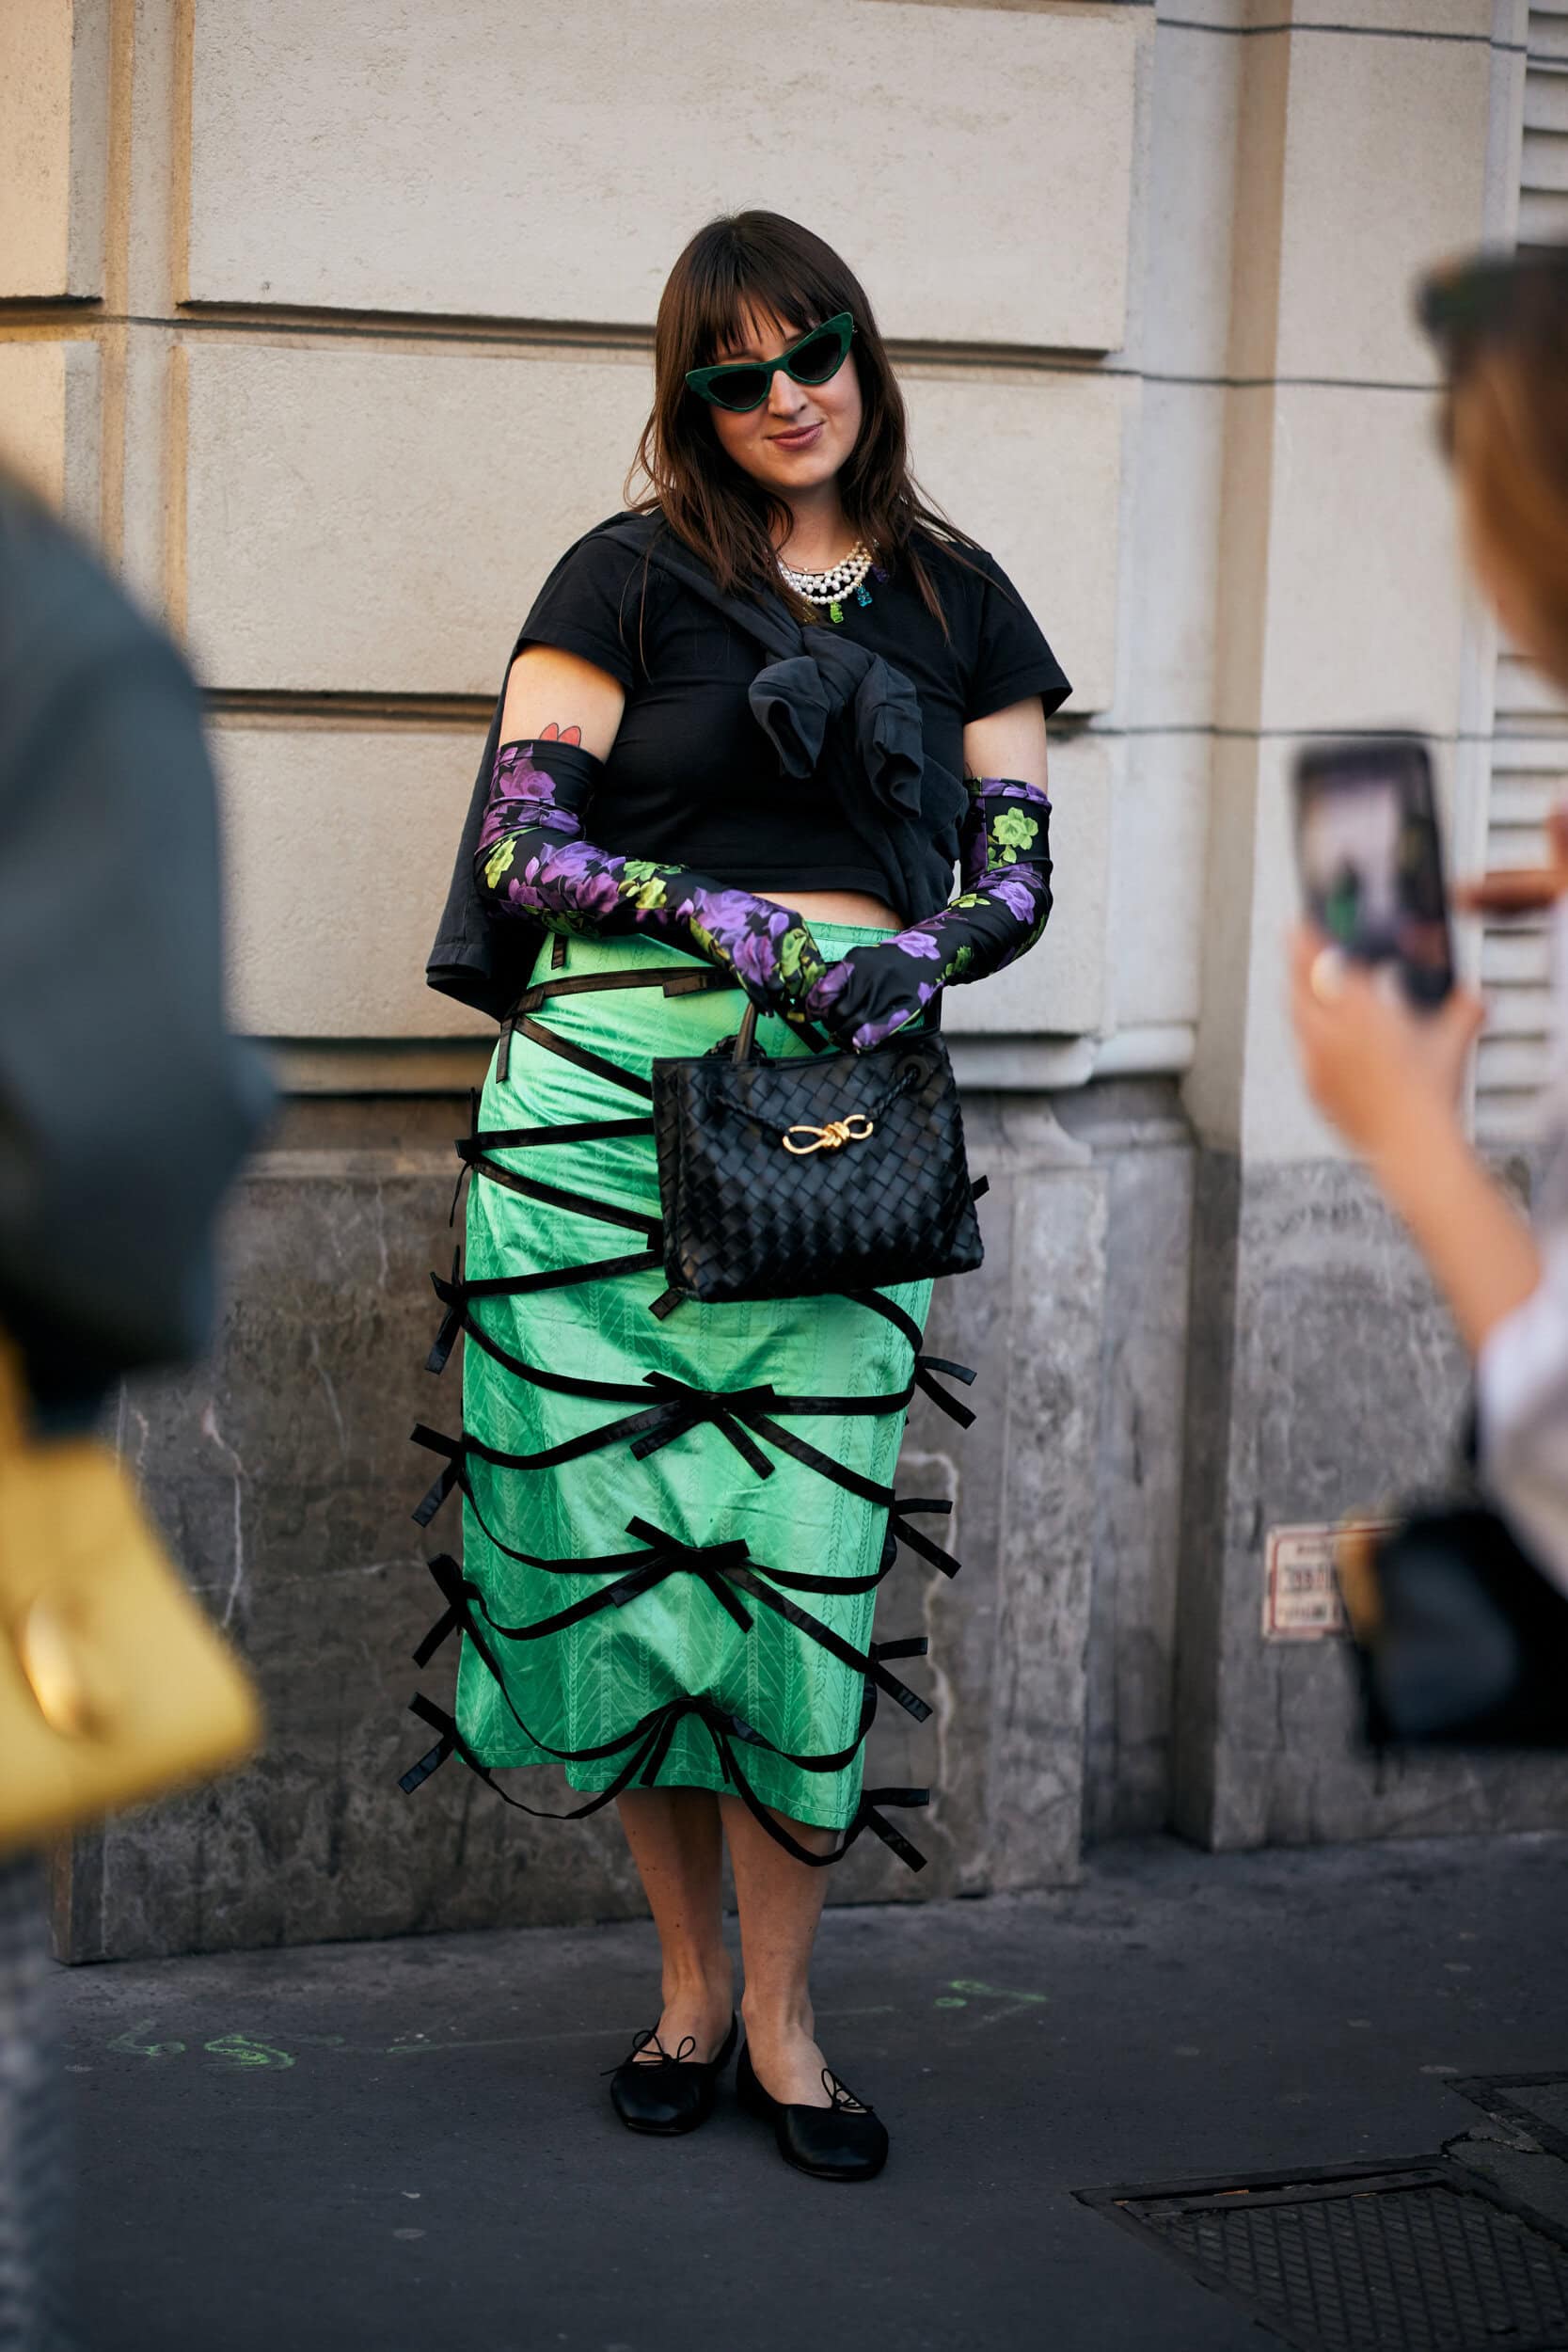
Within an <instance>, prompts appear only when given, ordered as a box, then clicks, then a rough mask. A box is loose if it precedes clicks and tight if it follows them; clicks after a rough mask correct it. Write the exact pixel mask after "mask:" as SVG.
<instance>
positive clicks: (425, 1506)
mask: <svg viewBox="0 0 1568 2352" xmlns="http://www.w3.org/2000/svg"><path fill="white" fill-rule="evenodd" d="M687 1393H688V1396H689V1397H691V1398H702V1399H704V1400H705V1401H706V1402H707V1403H709V1404H711V1403H712V1402H713V1401H714V1399H715V1398H716V1397H722V1396H723V1395H724V1391H711V1390H705V1389H696V1390H691V1391H688V1392H687ZM735 1402H736V1400H735V1398H734V1397H733V1396H731V1397H730V1398H729V1399H728V1403H729V1406H731V1408H732V1409H733V1407H734V1406H735ZM685 1406H686V1399H685V1398H676V1399H673V1400H672V1402H671V1403H668V1404H661V1405H657V1406H652V1407H650V1409H649V1411H648V1412H647V1413H634V1414H631V1415H629V1416H628V1417H627V1418H626V1420H625V1421H622V1422H614V1423H612V1424H611V1425H610V1429H609V1430H608V1431H607V1430H594V1429H591V1430H589V1431H587V1432H586V1434H585V1435H584V1436H583V1437H580V1438H567V1439H566V1440H565V1443H564V1445H559V1446H548V1447H546V1449H545V1450H544V1451H543V1452H542V1453H540V1454H503V1453H502V1452H501V1451H500V1449H499V1447H498V1446H490V1445H486V1444H485V1443H484V1442H483V1439H482V1438H475V1437H472V1436H470V1435H469V1433H468V1432H467V1430H465V1431H464V1433H463V1435H462V1436H461V1437H460V1438H449V1437H446V1436H445V1435H443V1433H442V1432H441V1431H440V1430H438V1429H431V1428H429V1427H428V1426H427V1425H426V1423H425V1422H416V1423H415V1426H414V1429H413V1431H412V1432H411V1436H412V1439H413V1442H414V1443H415V1444H416V1445H421V1446H424V1447H425V1448H426V1449H427V1451H428V1452H430V1453H432V1454H441V1455H443V1456H444V1457H445V1462H444V1467H443V1468H442V1470H441V1471H440V1473H439V1475H438V1476H437V1477H436V1481H435V1484H434V1485H433V1486H431V1487H430V1488H429V1490H428V1491H427V1492H426V1493H425V1494H424V1495H423V1496H422V1497H421V1498H420V1502H418V1503H417V1504H416V1506H415V1508H414V1511H413V1513H412V1514H411V1516H412V1518H413V1520H414V1523H415V1525H416V1526H417V1527H428V1526H429V1524H430V1522H431V1520H432V1519H433V1518H435V1517H436V1512H437V1511H438V1510H439V1509H440V1507H441V1505H442V1503H443V1502H445V1501H446V1499H447V1497H448V1495H450V1494H451V1490H452V1488H453V1487H454V1486H461V1487H462V1489H463V1492H464V1493H465V1494H466V1495H467V1498H468V1500H469V1502H474V1496H473V1489H472V1486H471V1485H470V1484H469V1481H468V1477H467V1457H468V1456H469V1455H470V1454H476V1455H477V1456H478V1457H479V1459H480V1460H481V1461H482V1462H489V1463H491V1464H492V1465H493V1466H494V1467H495V1468H496V1469H498V1470H539V1469H543V1468H549V1467H553V1465H554V1464H556V1463H557V1462H561V1461H570V1460H575V1459H577V1458H578V1456H579V1455H581V1454H586V1453H591V1452H593V1451H594V1448H595V1447H596V1446H598V1445H601V1444H603V1443H606V1442H608V1441H609V1439H610V1438H612V1437H613V1436H614V1435H615V1434H616V1433H617V1432H619V1433H621V1434H623V1435H626V1434H635V1435H639V1436H640V1435H641V1434H642V1431H643V1429H644V1428H645V1427H650V1426H652V1427H657V1424H658V1421H659V1419H660V1418H661V1417H663V1416H665V1415H667V1414H669V1413H670V1412H671V1410H672V1409H673V1410H674V1411H676V1412H678V1413H679V1412H684V1410H685ZM698 1418H703V1419H706V1418H710V1416H709V1415H707V1414H704V1415H702V1416H700V1417H698ZM691 1425H692V1419H691V1418H687V1419H685V1420H684V1421H683V1422H682V1426H683V1427H690V1426H691ZM752 1428H753V1429H754V1430H756V1431H757V1433H758V1434H759V1435H760V1436H763V1437H766V1438H768V1442H769V1443H770V1444H772V1445H777V1446H780V1447H781V1448H782V1450H783V1451H784V1452H785V1453H787V1454H795V1455H797V1456H798V1457H799V1458H800V1459H802V1460H803V1461H804V1462H805V1464H806V1467H808V1468H809V1469H814V1470H820V1471H821V1473H822V1475H823V1476H824V1477H825V1478H831V1479H832V1481H833V1482H834V1484H835V1485H837V1486H843V1487H845V1488H846V1489H847V1492H849V1493H851V1494H855V1495H858V1496H859V1497H860V1498H861V1500H862V1501H863V1502H874V1503H880V1504H883V1505H885V1506H886V1509H887V1512H888V1525H889V1532H890V1534H892V1535H893V1537H894V1538H895V1541H896V1542H898V1543H901V1544H904V1545H906V1546H907V1547H908V1549H910V1550H911V1551H913V1552H917V1553H918V1554H919V1555H920V1557H921V1558H922V1559H923V1560H927V1561H928V1562H929V1563H930V1565H932V1566H933V1567H935V1568H940V1569H941V1571H942V1575H943V1576H957V1575H958V1571H959V1568H960V1566H961V1565H962V1564H961V1562H959V1561H958V1560H955V1559H954V1557H953V1555H952V1553H951V1552H949V1551H943V1549H942V1547H941V1545H940V1544H936V1543H933V1542H932V1540H931V1538H930V1537H929V1536H928V1535H926V1534H922V1533H921V1531H920V1530H919V1529H918V1528H914V1527H911V1526H910V1525H909V1523H908V1518H907V1515H908V1513H910V1512H911V1511H922V1512H938V1513H941V1514H942V1515H943V1516H946V1515H948V1514H950V1513H951V1511H952V1508H953V1505H952V1503H951V1502H949V1501H948V1500H947V1499H946V1498H945V1497H942V1496H939V1497H937V1498H935V1499H930V1500H927V1499H923V1498H921V1497H919V1496H913V1495H898V1494H895V1492H894V1489H893V1488H892V1487H891V1486H878V1485H876V1484H875V1482H874V1481H873V1480H871V1479H869V1478H863V1477H862V1476H861V1475H860V1473H859V1471H858V1470H849V1469H847V1467H846V1466H845V1464H844V1463H842V1462H835V1461H834V1460H833V1458H832V1455H831V1454H821V1453H818V1451H817V1449H816V1447H815V1446H808V1445H807V1444H806V1443H805V1441H804V1439H803V1438H795V1437H792V1436H791V1434H790V1432H789V1431H788V1430H786V1429H781V1428H780V1427H779V1425H778V1423H777V1422H773V1421H770V1420H768V1418H767V1417H766V1416H764V1415H762V1414H760V1413H759V1414H756V1415H755V1416H753V1417H752ZM726 1434H728V1433H726ZM742 1434H743V1433H741V1432H739V1431H736V1433H735V1438H738V1437H741V1436H742ZM671 1435H672V1436H678V1435H680V1430H678V1429H676V1430H673V1431H672V1432H671ZM735 1438H732V1439H731V1442H732V1443H734V1442H735ZM738 1450H740V1449H739V1448H738V1447H737V1451H738ZM743 1458H744V1456H743ZM763 1458H764V1459H766V1457H763ZM771 1470H772V1465H771V1463H769V1464H768V1471H769V1472H771ZM474 1510H475V1514H476V1516H478V1517H479V1520H480V1525H481V1526H482V1527H483V1528H484V1533H485V1534H486V1535H487V1536H489V1538H490V1541H491V1542H492V1543H495V1544H496V1545H497V1549H499V1550H500V1551H504V1552H505V1553H506V1554H507V1556H508V1558H510V1559H514V1560H516V1561H518V1562H520V1563H521V1564H522V1565H525V1566H530V1567H549V1566H553V1565H556V1564H555V1563H553V1562H549V1561H536V1560H534V1559H532V1558H531V1555H530V1554H528V1553H526V1552H519V1551H515V1550H513V1549H512V1547H511V1546H510V1545H508V1544H504V1543H501V1542H499V1539H498V1538H497V1537H496V1536H494V1535H492V1534H490V1530H489V1528H488V1527H485V1525H484V1520H483V1515H482V1514H480V1513H479V1506H478V1504H477V1502H474ZM576 1565H577V1566H578V1568H579V1569H586V1568H587V1567H591V1566H593V1565H594V1563H593V1562H580V1563H578V1564H576ZM891 1565H892V1562H891V1561H890V1560H889V1559H888V1557H887V1553H886V1548H885V1547H884V1551H883V1559H882V1565H881V1566H880V1567H879V1569H878V1570H877V1571H876V1573H875V1574H874V1575H872V1576H869V1577H865V1578H845V1577H832V1578H824V1579H821V1580H817V1579H815V1578H808V1577H803V1576H798V1575H794V1574H786V1573H785V1572H784V1570H782V1569H781V1570H779V1571H777V1574H778V1579H779V1581H780V1582H781V1583H785V1584H788V1585H789V1586H790V1587H791V1588H792V1589H793V1590H795V1591H797V1592H864V1591H869V1589H870V1588H871V1586H872V1585H874V1584H879V1583H880V1581H881V1580H882V1578H883V1577H884V1576H885V1575H886V1574H887V1572H888V1569H889V1567H890V1566H891ZM770 1573H771V1572H770Z"/></svg>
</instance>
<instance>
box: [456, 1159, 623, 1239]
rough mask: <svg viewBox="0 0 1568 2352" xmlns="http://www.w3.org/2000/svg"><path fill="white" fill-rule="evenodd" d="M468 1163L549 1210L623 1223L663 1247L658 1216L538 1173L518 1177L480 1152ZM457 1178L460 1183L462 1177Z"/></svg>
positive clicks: (602, 1222)
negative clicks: (547, 1180) (569, 1187)
mask: <svg viewBox="0 0 1568 2352" xmlns="http://www.w3.org/2000/svg"><path fill="white" fill-rule="evenodd" d="M468 1166H469V1168H471V1169H472V1170H473V1173H474V1174H475V1175H476V1176H483V1177H484V1178H485V1179H486V1180H487V1181H488V1182H489V1183H490V1184H501V1185H504V1187H505V1188H506V1190H507V1191H508V1192H520V1193H521V1194H523V1195H524V1197H525V1198H526V1199H527V1200H537V1201H539V1202H540V1203H541V1204H542V1205H543V1206H544V1207H545V1208H546V1209H567V1210H570V1211H571V1213H572V1214H573V1216H591V1217H594V1219H596V1220H597V1222H598V1223H599V1224H601V1225H623V1226H625V1227H626V1231H627V1232H632V1233H641V1234H643V1235H644V1236H645V1237H646V1241H647V1246H648V1248H650V1249H659V1250H661V1249H662V1246H663V1232H664V1228H663V1224H662V1221H661V1220H660V1219H659V1218H658V1217H657V1216H644V1215H643V1214H642V1212H641V1210H637V1209H617V1208H614V1207H612V1206H611V1205H610V1202H609V1201H607V1200H594V1199H593V1198H592V1197H591V1195H589V1194H588V1193H583V1192H568V1191H567V1190H566V1188H565V1187H564V1185H562V1184H541V1183H540V1181H539V1179H538V1177H536V1176H519V1175H518V1174H517V1173H516V1171H515V1169H513V1168H497V1167H496V1166H495V1165H494V1163H493V1162H492V1161H490V1160H487V1159H484V1158H483V1156H481V1155H478V1154H476V1155H475V1157H474V1158H473V1159H472V1160H470V1161H469V1162H468ZM457 1181H458V1183H459V1184H461V1183H462V1181H463V1179H462V1177H461V1176H459V1178H458V1180H457Z"/></svg>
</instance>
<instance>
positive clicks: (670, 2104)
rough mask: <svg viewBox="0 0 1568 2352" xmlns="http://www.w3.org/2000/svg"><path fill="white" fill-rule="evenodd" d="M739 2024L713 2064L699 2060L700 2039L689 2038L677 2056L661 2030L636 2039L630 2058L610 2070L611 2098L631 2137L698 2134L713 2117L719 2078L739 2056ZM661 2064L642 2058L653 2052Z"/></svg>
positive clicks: (737, 2022)
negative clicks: (700, 2126) (660, 2034)
mask: <svg viewBox="0 0 1568 2352" xmlns="http://www.w3.org/2000/svg"><path fill="white" fill-rule="evenodd" d="M739 2026H740V2020H739V2019H738V2018H737V2017H736V2014H735V2012H734V2010H731V2012H730V2029H729V2032H728V2033H727V2034H726V2035H725V2036H724V2039H723V2041H722V2042H721V2044H720V2047H719V2049H718V2052H717V2053H716V2055H715V2056H714V2057H712V2058H692V2057H691V2056H690V2053H691V2052H692V2051H693V2050H694V2049H695V2048H696V2046H697V2043H696V2040H695V2037H694V2036H693V2035H691V2034H687V2035H686V2036H685V2037H684V2038H683V2040H682V2041H681V2042H679V2043H678V2044H677V2045H676V2047H675V2048H674V2049H673V2050H667V2049H665V2047H664V2045H663V2043H662V2042H660V2041H659V2038H658V2028H657V2026H643V2028H642V2030H641V2033H637V2034H634V2035H633V2036H632V2044H631V2056H630V2057H629V2058H623V2059H622V2060H621V2063H620V2065H619V2066H615V2067H609V2066H607V2067H606V2068H605V2073H606V2074H610V2075H611V2076H612V2077H613V2079H612V2081H611V2083H610V2099H611V2100H612V2102H613V2104H614V2107H615V2112H616V2114H617V2115H618V2116H619V2117H620V2119H621V2121H622V2122H623V2123H624V2124H625V2125H626V2129H627V2131H628V2132H662V2133H670V2132H694V2131H695V2130H696V2128H697V2126H698V2124H699V2123H705V2122H707V2119H708V2117H709V2116H710V2115H711V2114H712V2113H713V2094H714V2091H715V2090H716V2088H717V2087H718V2082H719V2077H720V2075H721V2074H722V2073H723V2071H724V2069H725V2067H726V2066H727V2065H728V2064H729V2062H730V2059H731V2058H732V2057H733V2056H734V2054H735V2042H736V2033H737V2032H738V2031H739ZM650 2046H651V2047H652V2048H653V2049H655V2050H657V2052H658V2056H657V2058H642V2057H641V2056H640V2055H639V2054H640V2053H641V2051H643V2050H646V2049H648V2048H649V2047H650Z"/></svg>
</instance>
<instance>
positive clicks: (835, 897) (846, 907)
mask: <svg viewBox="0 0 1568 2352" xmlns="http://www.w3.org/2000/svg"><path fill="white" fill-rule="evenodd" d="M752 897H753V898H771V899H773V900H774V902H775V903H776V904H777V905H779V906H782V907H790V908H793V910H794V912H795V913H796V914H803V915H804V916H805V918H806V921H807V922H808V923H855V924H858V925H859V926H860V927H861V928H862V929H863V930H887V931H895V930H897V929H898V917H897V916H896V914H895V913H894V912H893V909H892V908H891V907H890V906H886V905H884V903H883V901H882V900H881V899H880V898H873V897H872V896H871V894H870V892H869V891H867V890H778V889H774V890H757V891H753V892H752Z"/></svg>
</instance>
